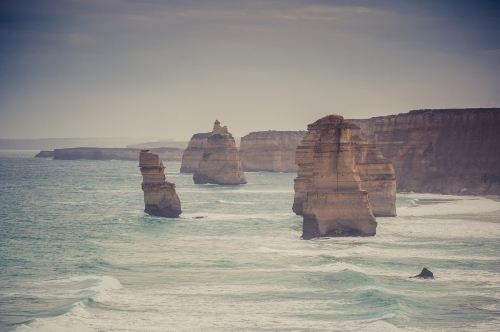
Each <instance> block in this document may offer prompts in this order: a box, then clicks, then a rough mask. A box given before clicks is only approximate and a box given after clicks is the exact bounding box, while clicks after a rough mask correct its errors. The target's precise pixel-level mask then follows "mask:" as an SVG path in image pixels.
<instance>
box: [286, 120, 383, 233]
mask: <svg viewBox="0 0 500 332" xmlns="http://www.w3.org/2000/svg"><path fill="white" fill-rule="evenodd" d="M307 129H308V131H307V133H306V135H305V136H304V138H303V139H302V143H301V145H299V146H298V147H297V152H296V155H295V161H296V163H297V165H298V170H297V178H296V179H295V184H294V189H295V197H294V204H293V208H292V209H293V211H294V212H295V213H297V214H303V215H304V223H303V234H302V237H303V238H304V239H310V238H313V237H322V236H373V235H375V231H376V227H377V222H376V221H375V217H374V216H373V213H372V210H371V207H370V204H369V201H368V193H367V192H366V191H363V190H361V186H360V184H361V179H360V177H359V173H358V170H357V168H356V163H355V154H356V151H355V143H354V140H355V138H353V136H356V134H357V133H358V131H359V128H358V127H357V126H355V125H353V124H352V123H350V122H348V121H346V120H344V118H343V117H341V116H338V115H329V116H326V117H324V118H322V119H319V120H318V121H316V122H314V123H312V124H310V125H308V127H307Z"/></svg>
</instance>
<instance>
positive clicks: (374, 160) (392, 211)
mask: <svg viewBox="0 0 500 332" xmlns="http://www.w3.org/2000/svg"><path fill="white" fill-rule="evenodd" d="M352 132H353V136H352V140H353V144H354V162H355V164H356V169H357V170H358V174H359V177H360V180H361V183H360V186H361V189H362V190H366V191H367V192H368V198H369V200H370V205H371V207H372V211H373V215H374V216H375V217H395V216H396V175H395V172H394V168H393V167H392V163H391V162H390V161H389V160H388V159H386V158H384V156H383V155H382V152H381V151H380V149H378V148H377V147H376V146H375V145H374V144H371V143H370V142H369V141H368V140H366V139H364V138H363V137H362V136H361V134H360V130H359V129H353V130H352Z"/></svg>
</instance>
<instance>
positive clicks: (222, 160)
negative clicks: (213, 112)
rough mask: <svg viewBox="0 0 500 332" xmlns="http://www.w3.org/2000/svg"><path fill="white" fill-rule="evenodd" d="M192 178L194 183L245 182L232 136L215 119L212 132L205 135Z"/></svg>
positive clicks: (228, 183) (232, 183)
mask: <svg viewBox="0 0 500 332" xmlns="http://www.w3.org/2000/svg"><path fill="white" fill-rule="evenodd" d="M193 180H194V183H195V184H205V183H212V184H222V185H237V184H245V183H247V180H246V178H245V174H244V173H243V169H242V168H241V159H240V155H239V153H238V149H237V148H236V143H235V141H234V138H233V136H232V135H231V134H230V133H229V132H228V130H227V127H226V126H224V127H221V125H220V122H219V121H217V120H216V121H215V123H214V128H213V130H212V133H211V134H210V136H208V137H207V143H206V146H205V149H204V151H203V154H202V157H201V160H200V162H199V164H198V168H197V169H196V171H195V173H194V175H193Z"/></svg>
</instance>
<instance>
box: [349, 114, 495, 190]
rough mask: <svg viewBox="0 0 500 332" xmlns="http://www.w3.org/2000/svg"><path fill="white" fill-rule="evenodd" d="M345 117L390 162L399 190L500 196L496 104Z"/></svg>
mask: <svg viewBox="0 0 500 332" xmlns="http://www.w3.org/2000/svg"><path fill="white" fill-rule="evenodd" d="M350 121H351V122H353V123H355V124H356V125H358V126H359V127H360V128H361V133H362V135H363V136H364V137H365V138H367V139H368V140H370V141H371V142H373V143H374V144H375V145H376V146H377V147H378V148H380V150H381V151H382V154H383V155H384V157H386V158H387V159H389V160H391V161H392V163H393V166H394V170H395V171H396V182H397V189H398V191H414V192H430V193H442V194H454V195H455V194H464V195H468V194H472V195H500V109H499V108H489V109H441V110H417V111H411V112H409V113H405V114H398V115H390V116H384V117H375V118H371V119H364V120H350Z"/></svg>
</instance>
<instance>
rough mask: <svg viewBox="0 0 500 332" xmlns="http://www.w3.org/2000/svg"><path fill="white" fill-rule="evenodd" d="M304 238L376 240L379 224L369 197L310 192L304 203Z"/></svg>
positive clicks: (362, 193) (364, 194)
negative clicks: (365, 237) (357, 237)
mask: <svg viewBox="0 0 500 332" xmlns="http://www.w3.org/2000/svg"><path fill="white" fill-rule="evenodd" d="M303 212H304V224H303V230H302V238H303V239H305V240H308V239H312V238H316V237H341V236H374V235H375V234H376V229H377V222H376V221H375V217H374V216H373V213H372V210H371V207H370V204H369V203H368V193H367V192H365V191H358V192H341V193H336V192H330V193H323V192H321V193H320V192H309V193H308V194H307V198H306V201H305V202H304V203H303Z"/></svg>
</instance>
